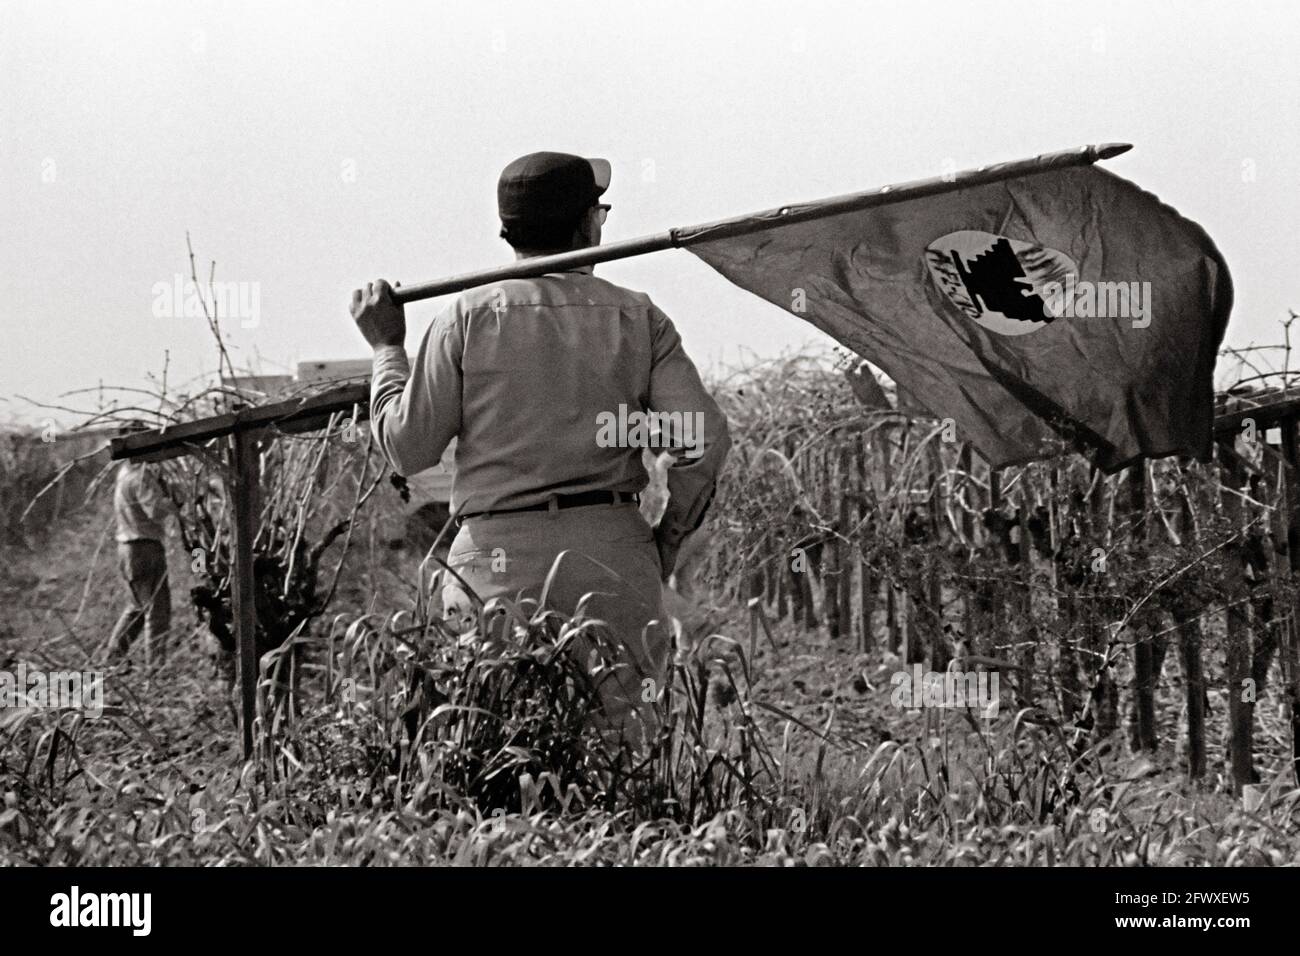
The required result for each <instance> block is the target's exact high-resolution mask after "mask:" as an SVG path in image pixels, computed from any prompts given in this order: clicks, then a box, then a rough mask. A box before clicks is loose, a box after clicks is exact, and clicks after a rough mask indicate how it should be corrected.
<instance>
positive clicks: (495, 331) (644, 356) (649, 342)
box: [370, 271, 731, 543]
mask: <svg viewBox="0 0 1300 956" xmlns="http://www.w3.org/2000/svg"><path fill="white" fill-rule="evenodd" d="M648 411H653V412H655V413H664V414H663V415H661V416H660V418H659V421H661V422H674V421H675V422H680V423H683V424H682V427H680V428H678V429H677V430H676V431H674V430H673V429H671V428H669V429H667V430H666V435H667V437H670V438H674V439H682V438H684V439H686V440H687V441H686V442H682V441H675V442H674V443H673V447H670V448H665V450H668V451H671V452H672V453H673V455H674V462H673V464H672V467H670V468H669V471H668V491H669V495H670V498H669V504H668V508H667V510H666V511H665V513H664V517H663V519H662V520H661V522H660V535H661V537H662V538H663V539H664V540H665V541H667V542H669V543H676V542H677V541H680V540H681V538H682V537H684V536H685V535H686V534H688V533H689V532H691V531H693V530H694V529H695V528H696V527H697V526H698V524H699V522H700V521H701V520H702V518H703V515H704V511H705V509H706V508H707V507H708V504H709V501H710V500H711V498H712V495H713V489H714V486H715V482H716V479H717V475H718V470H719V469H720V467H721V465H722V461H723V459H724V458H725V457H726V454H727V450H728V448H729V447H730V444H731V442H730V438H729V436H728V434H727V420H726V417H725V416H724V415H723V414H722V412H721V410H720V409H719V408H718V406H717V403H715V402H714V401H713V398H712V397H711V396H710V395H709V393H708V391H707V390H706V389H705V388H704V385H703V383H702V382H701V381H700V375H699V372H698V371H697V370H696V368H695V365H694V363H692V362H691V360H690V359H689V358H688V357H687V355H686V352H685V350H684V349H683V348H682V342H681V337H680V336H679V335H678V334H677V330H676V329H675V328H674V327H673V323H672V322H671V321H670V320H669V319H668V317H667V316H666V315H664V314H663V312H661V311H660V310H659V309H658V308H657V307H656V306H655V305H654V303H652V302H651V301H650V299H649V297H648V296H646V295H644V294H642V293H639V292H633V291H631V290H629V289H624V288H622V287H620V286H617V285H614V284H613V283H611V282H606V281H605V280H604V279H600V278H597V277H596V276H594V275H591V274H590V272H587V271H572V272H559V273H552V274H550V275H546V276H543V277H541V278H536V279H511V280H508V281H505V282H500V283H496V284H495V285H491V286H484V287H481V288H478V289H472V290H470V291H468V292H465V293H463V294H461V295H460V296H459V297H457V299H456V300H455V301H454V302H453V303H452V304H451V305H450V306H448V307H447V308H446V309H445V310H444V311H443V312H441V313H440V314H439V315H438V317H437V318H436V319H435V320H434V321H433V324H432V325H431V326H430V327H429V331H428V332H427V333H426V334H425V337H424V340H423V342H422V343H421V345H420V351H419V353H418V355H417V356H416V359H415V368H414V371H413V372H412V369H411V366H410V364H409V362H408V360H407V356H406V350H405V349H404V348H403V347H402V346H381V347H380V348H378V349H376V351H375V359H374V373H373V378H372V381H371V398H370V414H371V428H372V429H373V431H374V435H375V438H376V440H377V441H378V443H379V445H380V447H381V448H382V449H383V452H384V454H385V456H386V457H387V458H388V461H389V462H390V463H391V464H392V466H393V468H394V470H395V471H397V472H398V473H399V474H403V475H411V474H415V473H416V472H419V471H422V470H424V469H425V468H430V467H433V466H434V465H436V464H438V461H439V458H440V456H441V455H442V453H443V449H444V448H445V447H446V446H447V443H448V442H449V441H451V439H452V438H453V437H456V438H457V439H458V445H457V448H456V463H455V476H454V479H453V484H452V493H451V507H452V511H453V512H454V513H456V514H459V515H467V514H477V513H481V512H493V511H508V510H510V509H513V508H520V507H525V506H528V505H535V504H542V503H545V502H546V501H547V500H548V499H549V498H550V496H552V495H570V494H577V493H580V492H585V491H620V492H626V493H634V492H640V491H641V490H642V489H643V488H644V487H645V486H646V484H647V482H648V476H647V474H646V470H645V466H644V465H643V464H642V459H641V450H642V446H644V445H646V444H647V441H646V438H647V437H648V436H647V432H646V430H645V428H641V429H638V425H639V424H641V423H644V421H645V417H646V412H648ZM673 413H676V415H675V416H674V414H673ZM662 431H663V430H661V432H662ZM662 437H663V435H662V434H661V439H662Z"/></svg>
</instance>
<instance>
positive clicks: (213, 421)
mask: <svg viewBox="0 0 1300 956" xmlns="http://www.w3.org/2000/svg"><path fill="white" fill-rule="evenodd" d="M354 408H355V409H356V417H357V420H358V421H360V420H362V419H365V418H368V417H369V415H370V383H369V382H359V383H355V384H352V385H341V386H339V387H337V388H332V389H329V390H328V391H324V392H318V393H316V394H314V395H307V396H303V397H301V398H291V399H286V400H285V401H282V402H274V403H272V404H270V405H256V406H251V407H248V408H240V409H237V410H235V411H233V412H227V413H225V414H224V415H214V416H212V417H210V418H201V419H198V420H197V421H192V422H181V423H180V424H177V425H168V426H164V427H163V428H153V429H150V430H148V431H142V432H133V433H131V434H129V435H119V436H118V437H117V438H114V439H113V440H112V441H111V442H110V445H109V458H111V459H113V460H115V461H116V460H118V459H121V458H145V459H148V460H152V461H157V460H160V459H163V458H175V457H179V456H181V455H185V454H188V453H189V451H190V450H191V449H192V448H193V446H196V445H205V444H207V443H208V442H210V441H212V440H213V439H216V438H224V437H225V436H227V435H233V434H235V433H236V432H243V431H252V430H258V429H264V428H272V429H276V430H278V431H282V432H288V433H298V432H306V431H315V430H317V429H320V428H324V427H325V426H326V425H327V424H328V423H329V420H330V417H331V416H333V415H337V414H338V413H339V412H347V411H351V410H353V409H354Z"/></svg>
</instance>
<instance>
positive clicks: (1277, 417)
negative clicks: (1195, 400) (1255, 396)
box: [1214, 398, 1300, 435]
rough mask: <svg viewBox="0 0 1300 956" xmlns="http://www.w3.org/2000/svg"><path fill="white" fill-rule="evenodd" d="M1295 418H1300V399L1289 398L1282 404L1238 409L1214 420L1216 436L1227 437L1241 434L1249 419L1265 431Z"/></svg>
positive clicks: (1275, 403)
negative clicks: (1227, 435)
mask: <svg viewBox="0 0 1300 956" xmlns="http://www.w3.org/2000/svg"><path fill="white" fill-rule="evenodd" d="M1293 417H1300V398H1288V399H1286V400H1285V401H1281V402H1270V403H1269V404H1267V405H1256V406H1255V407H1254V408H1238V409H1237V410H1236V411H1232V412H1228V413H1227V414H1225V415H1219V416H1217V417H1216V418H1215V419H1214V434H1216V435H1226V434H1228V433H1230V432H1239V431H1241V425H1242V423H1243V422H1244V421H1245V420H1246V419H1248V418H1249V419H1252V420H1253V421H1254V422H1255V427H1256V428H1261V429H1263V428H1269V427H1271V426H1273V425H1276V424H1277V423H1278V422H1280V421H1283V420H1284V419H1287V418H1293Z"/></svg>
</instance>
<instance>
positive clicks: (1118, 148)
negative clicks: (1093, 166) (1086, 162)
mask: <svg viewBox="0 0 1300 956" xmlns="http://www.w3.org/2000/svg"><path fill="white" fill-rule="evenodd" d="M1132 148H1133V144H1132V143H1102V144H1101V145H1100V146H1098V147H1097V158H1098V159H1111V158H1113V157H1115V156H1119V155H1120V154H1121V153H1127V152H1128V151H1129V150H1130V149H1132Z"/></svg>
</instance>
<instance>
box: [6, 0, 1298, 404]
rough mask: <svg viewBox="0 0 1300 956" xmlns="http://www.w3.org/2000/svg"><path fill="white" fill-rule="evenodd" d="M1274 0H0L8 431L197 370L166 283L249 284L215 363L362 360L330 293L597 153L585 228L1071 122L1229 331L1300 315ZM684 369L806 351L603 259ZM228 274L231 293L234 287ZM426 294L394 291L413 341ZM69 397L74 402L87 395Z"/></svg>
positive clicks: (760, 201)
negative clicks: (570, 160)
mask: <svg viewBox="0 0 1300 956" xmlns="http://www.w3.org/2000/svg"><path fill="white" fill-rule="evenodd" d="M1298 41H1300V5H1297V4H1296V3H1295V2H1294V0H1283V2H1277V3H1262V2H1244V3H1233V4H1224V3H1219V2H1214V3H1190V2H1188V3H1173V2H1168V0H1166V2H1159V3H1154V2H1152V3H1148V2H1143V3H1132V2H1122V3H1042V2H1036V3H1011V2H998V3H974V2H970V0H965V2H944V3H932V2H919V0H909V2H906V3H897V4H877V3H863V2H844V3H818V2H809V0H803V2H799V3H797V4H795V3H790V4H776V3H759V2H743V3H742V2H735V3H723V2H709V0H691V2H684V3H660V2H645V3H635V4H633V3H624V2H605V3H594V2H590V3H562V4H561V3H546V2H501V3H492V2H482V0H474V2H472V3H471V2H466V3H457V4H417V3H398V2H377V0H363V2H331V3H327V2H319V3H277V2H250V3H244V2H212V0H203V2H190V0H165V2H138V3H135V2H133V3H127V2H119V3H88V2H86V3H67V2H58V0H33V2H17V3H15V2H11V0H0V332H2V333H3V335H2V339H0V342H2V344H0V420H3V419H8V418H20V419H24V420H28V421H38V420H40V418H42V417H44V415H45V414H46V413H44V412H40V411H37V410H33V409H32V408H31V406H30V405H27V404H26V403H25V402H23V401H22V400H20V399H19V398H17V396H19V395H22V396H28V397H30V398H34V399H37V400H43V401H52V400H55V399H56V398H57V396H59V395H60V394H61V393H63V392H66V391H68V390H71V389H76V388H81V387H86V386H94V385H96V384H97V383H99V382H103V383H105V384H108V385H122V386H138V385H141V384H143V383H145V381H146V376H147V375H149V374H150V373H157V372H159V371H161V369H162V368H163V365H164V358H165V355H166V354H167V353H170V374H171V378H172V381H173V382H176V381H179V380H182V379H187V378H190V377H192V376H195V375H198V374H200V373H201V372H203V371H204V370H205V369H208V370H210V369H211V368H212V366H213V364H214V363H213V355H212V348H211V342H210V339H209V337H208V334H207V332H206V330H205V329H204V328H203V325H202V321H201V320H195V319H185V318H156V317H155V316H154V315H153V309H152V306H153V304H154V292H153V289H154V286H155V284H156V283H159V282H168V283H169V282H171V281H172V277H173V276H174V275H175V274H176V273H179V272H186V273H188V262H187V260H186V252H185V233H186V230H189V231H190V233H191V234H192V236H193V240H194V244H195V249H196V252H197V253H198V255H199V257H200V259H201V260H202V261H203V262H204V263H206V261H207V260H208V259H215V260H216V262H217V278H218V279H223V280H228V281H237V282H245V283H255V284H256V288H257V290H258V291H259V294H260V311H261V315H260V323H259V324H258V325H257V327H256V328H249V329H243V328H239V327H238V325H237V324H235V325H233V327H231V328H230V329H229V332H230V342H231V344H232V346H233V347H234V350H235V358H236V363H237V364H247V365H253V366H256V367H258V368H259V369H260V370H261V371H263V372H267V373H269V372H275V371H280V370H284V369H287V368H291V367H292V365H293V363H296V362H297V361H298V360H302V359H314V358H349V357H360V356H365V355H367V354H368V353H367V351H366V349H365V346H364V343H363V342H362V340H361V339H360V337H359V335H358V334H357V333H356V331H355V329H354V328H353V327H352V325H351V322H350V319H349V318H348V315H347V308H346V305H347V300H348V295H349V291H350V290H351V289H352V288H353V286H354V285H356V284H357V283H359V282H363V281H364V280H366V279H368V278H373V277H375V276H385V277H387V278H390V279H395V280H401V281H404V282H407V283H410V282H416V281H420V280H427V279H432V278H436V277H439V276H442V275H446V274H451V273H457V272H463V271H469V270H472V269H476V268H483V267H486V266H489V265H494V264H497V263H499V262H502V261H505V260H506V259H508V252H509V250H508V249H507V247H506V246H505V244H504V243H503V242H502V241H501V240H500V239H498V238H497V236H496V232H497V228H498V224H497V222H496V219H495V215H494V212H495V183H496V178H497V175H498V173H499V171H500V169H501V167H502V166H503V165H504V164H505V163H507V162H508V161H509V160H511V159H512V158H514V157H515V156H517V155H519V154H521V153H524V152H528V151H531V150H534V149H559V150H565V151H570V152H579V153H585V154H587V155H597V156H605V157H608V158H609V159H610V160H611V161H612V162H613V164H614V183H613V186H612V188H611V190H610V192H609V193H608V199H609V201H610V202H612V203H613V205H614V210H613V212H612V214H611V217H610V220H609V224H608V225H607V227H606V237H607V238H608V239H618V238H627V237H630V236H635V235H640V234H642V233H647V232H654V231H659V230H662V229H664V228H667V227H668V226H673V225H686V224H690V223H694V222H700V221H706V220H710V219H714V218H718V217H722V216H726V215H732V214H738V213H743V212H749V211H753V210H757V209H764V208H768V207H770V206H775V205H780V204H781V203H784V202H787V201H795V200H804V199H813V198H818V197H821V196H824V195H830V194H834V193H841V192H850V191H855V190H859V189H865V188H869V187H872V186H876V185H881V184H884V183H887V182H897V181H901V180H906V179H913V178H918V177H923V176H931V175H937V174H938V173H940V172H942V171H943V170H944V169H945V168H951V166H947V167H946V165H945V164H952V165H955V167H956V168H958V169H962V168H966V167H968V166H976V165H979V164H981V163H985V162H991V161H996V160H1003V159H1012V158H1018V157H1022V156H1028V155H1032V154H1034V153H1038V152H1044V151H1049V150H1055V149H1062V148H1066V147H1071V146H1076V145H1083V144H1087V143H1095V142H1105V141H1112V140H1122V141H1128V142H1132V143H1134V144H1135V146H1136V148H1135V149H1134V150H1133V152H1131V153H1129V154H1128V155H1126V156H1124V157H1121V158H1120V159H1118V160H1115V161H1112V162H1111V164H1110V168H1111V169H1112V170H1113V171H1115V172H1116V173H1118V174H1120V175H1122V176H1125V177H1127V178H1130V179H1133V180H1134V181H1136V182H1137V183H1139V184H1140V185H1142V186H1143V187H1145V188H1147V189H1149V190H1151V191H1153V192H1154V193H1156V194H1157V195H1158V196H1159V197H1160V198H1161V199H1163V200H1164V201H1166V202H1168V203H1170V204H1172V205H1173V206H1175V207H1176V208H1177V209H1179V210H1180V211H1181V212H1182V213H1183V214H1184V215H1187V216H1189V217H1191V218H1193V219H1195V220H1197V221H1198V222H1200V223H1201V224H1202V225H1203V226H1205V228H1206V229H1207V230H1208V232H1209V233H1210V235H1211V236H1212V237H1214V239H1215V240H1216V241H1217V242H1218V244H1219V246H1220V248H1221V249H1222V250H1223V253H1224V255H1225V256H1226V258H1227V260H1228V263H1229V265H1230V267H1231V268H1232V270H1233V274H1234V279H1235V282H1236V287H1237V307H1236V312H1235V316H1234V319H1233V323H1232V325H1231V327H1230V329H1229V341H1231V342H1234V343H1237V344H1244V343H1247V342H1249V341H1252V340H1254V341H1276V340H1277V337H1278V332H1277V327H1276V323H1277V321H1278V320H1280V319H1282V318H1284V317H1285V316H1286V314H1287V309H1288V307H1291V306H1297V307H1300V273H1298V272H1297V269H1296V267H1295V261H1296V260H1295V255H1296V253H1297V251H1298V250H1297V242H1296V226H1297V224H1300V189H1298V188H1297V186H1300V172H1298V169H1297V162H1298V159H1300V69H1298V68H1297V62H1296V54H1297V50H1298V49H1300V42H1298ZM600 271H601V274H602V275H605V276H607V277H608V278H610V279H612V280H614V281H617V282H622V283H624V284H627V285H630V286H633V287H636V288H640V289H644V290H645V291H647V292H649V293H650V294H651V295H652V296H653V297H654V298H655V299H656V301H658V302H659V304H660V305H662V306H663V307H664V309H665V310H666V311H667V312H668V313H669V314H670V315H671V316H673V317H674V319H675V320H676V321H677V323H678V326H679V328H680V329H681V331H682V334H683V337H684V339H685V341H686V344H687V347H688V349H689V350H690V351H691V352H692V353H693V354H694V355H695V356H696V358H697V360H699V361H700V363H701V364H702V365H709V364H712V363H716V362H719V361H727V362H729V361H734V360H736V359H737V358H739V357H740V356H741V350H742V349H749V350H753V351H754V352H757V353H759V354H761V355H771V354H775V353H777V352H779V351H781V350H783V349H787V348H792V347H797V346H799V345H800V344H801V343H805V342H808V341H818V340H820V341H823V342H824V341H828V340H825V339H823V338H822V337H821V336H820V334H819V333H817V332H816V331H815V330H813V329H812V328H811V327H810V326H806V325H803V324H802V323H801V322H800V321H798V320H797V319H795V318H794V317H793V316H790V315H788V314H786V313H784V312H781V311H779V310H777V309H775V308H774V307H772V306H769V305H767V304H765V303H763V302H761V301H759V300H758V299H756V298H753V297H751V296H749V295H748V294H746V293H744V292H741V291H740V290H738V289H735V288H733V287H732V286H730V285H729V284H728V283H727V282H726V281H725V280H723V279H722V278H721V277H720V276H718V275H716V274H715V273H713V272H712V271H711V270H710V269H708V268H707V267H706V266H704V265H703V264H702V263H700V262H698V261H696V260H695V259H694V258H693V257H691V256H690V255H689V254H688V253H685V252H667V253H659V254H656V255H654V256H649V257H645V258H642V259H639V260H633V261H628V262H623V263H614V264H610V265H607V266H603V267H601V270H600ZM249 288H252V286H250V287H249ZM436 308H437V304H436V303H423V304H420V305H417V306H412V307H410V308H408V310H407V314H408V318H409V320H410V321H409V324H410V326H411V335H410V338H409V339H408V347H409V348H414V347H415V344H416V341H417V340H418V336H419V335H420V334H421V333H422V332H423V330H424V328H425V327H426V326H427V324H428V322H429V320H430V319H431V318H432V316H433V315H434V314H435V311H436ZM87 403H88V400H87V399H85V398H82V399H78V400H77V404H80V405H85V404H87Z"/></svg>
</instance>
